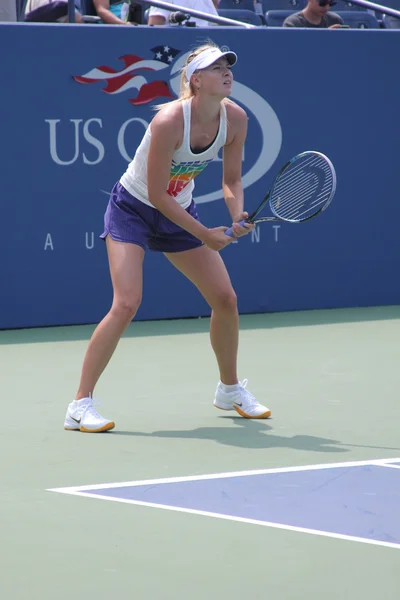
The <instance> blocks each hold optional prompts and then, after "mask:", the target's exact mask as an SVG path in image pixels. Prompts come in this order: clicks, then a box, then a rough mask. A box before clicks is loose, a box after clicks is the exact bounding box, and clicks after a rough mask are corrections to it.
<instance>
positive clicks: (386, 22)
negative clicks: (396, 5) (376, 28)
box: [381, 15, 400, 29]
mask: <svg viewBox="0 0 400 600" xmlns="http://www.w3.org/2000/svg"><path fill="white" fill-rule="evenodd" d="M381 16H382V15H381ZM382 22H383V27H384V28H385V29H400V19H396V17H390V16H389V15H383V19H382Z"/></svg>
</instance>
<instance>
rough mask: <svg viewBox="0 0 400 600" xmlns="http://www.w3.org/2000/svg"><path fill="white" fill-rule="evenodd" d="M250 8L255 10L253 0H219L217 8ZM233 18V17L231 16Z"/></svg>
mask: <svg viewBox="0 0 400 600" xmlns="http://www.w3.org/2000/svg"><path fill="white" fill-rule="evenodd" d="M220 9H222V10H251V11H253V12H254V11H255V8H254V1H253V0H219V2H218V10H220ZM232 18H233V17H232Z"/></svg>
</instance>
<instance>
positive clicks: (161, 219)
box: [100, 182, 203, 252]
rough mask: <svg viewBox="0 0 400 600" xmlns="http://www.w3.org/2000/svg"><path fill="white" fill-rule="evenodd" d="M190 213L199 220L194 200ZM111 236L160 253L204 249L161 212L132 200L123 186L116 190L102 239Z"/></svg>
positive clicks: (135, 199) (116, 185)
mask: <svg viewBox="0 0 400 600" xmlns="http://www.w3.org/2000/svg"><path fill="white" fill-rule="evenodd" d="M186 212H188V213H189V214H190V215H192V217H194V218H195V219H197V220H199V216H198V214H197V208H196V204H195V203H194V201H193V200H192V202H191V204H190V206H189V207H188V208H187V209H186ZM107 235H109V236H110V237H111V238H112V239H113V240H115V241H117V242H127V243H129V244H136V245H137V246H141V247H142V248H143V249H144V250H146V249H149V250H154V251H156V252H183V251H184V250H191V249H192V248H198V247H199V246H202V245H203V243H202V242H201V241H200V240H199V239H198V238H196V237H195V236H194V235H192V234H191V233H189V232H188V231H186V230H185V229H182V227H179V226H178V225H176V224H175V223H173V222H172V221H170V219H167V217H165V216H164V215H163V214H162V213H161V212H160V211H159V210H157V209H156V208H152V207H151V206H147V204H144V203H143V202H141V201H140V200H138V199H137V198H135V197H134V196H132V195H131V194H130V193H129V192H128V191H127V190H126V189H125V188H124V187H123V186H122V185H121V184H120V182H118V183H116V184H115V185H114V187H113V190H112V192H111V197H110V201H109V203H108V206H107V210H106V214H105V216H104V233H103V234H102V235H101V236H100V237H101V238H102V239H105V238H106V237H107Z"/></svg>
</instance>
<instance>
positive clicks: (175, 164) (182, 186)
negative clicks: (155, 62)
mask: <svg viewBox="0 0 400 600" xmlns="http://www.w3.org/2000/svg"><path fill="white" fill-rule="evenodd" d="M191 106H192V99H191V98H190V99H189V100H184V101H183V102H182V110H183V141H182V145H181V146H180V147H179V148H178V150H175V152H174V155H173V158H172V165H171V174H170V180H169V185H168V189H167V191H168V193H169V194H170V195H171V196H172V197H173V198H175V200H176V201H177V202H178V204H180V205H181V206H182V207H183V208H187V207H188V206H189V205H190V203H191V201H192V192H193V189H194V181H193V180H194V178H195V177H196V176H197V175H198V174H199V173H201V172H202V171H203V170H204V169H205V167H206V166H207V165H208V164H209V163H210V162H211V161H212V160H214V158H215V157H216V156H217V154H218V152H219V150H220V149H221V148H222V147H223V146H224V145H225V142H226V132H227V126H226V108H225V104H224V103H223V102H222V103H221V111H220V119H219V128H218V133H217V136H216V138H215V139H214V141H213V142H212V144H211V145H210V146H209V147H208V148H206V149H205V150H204V151H203V152H199V153H193V152H192V150H191V148H190V115H191ZM150 137H151V124H150V125H149V126H148V128H147V130H146V133H145V134H144V136H143V139H142V141H141V143H140V146H139V147H138V149H137V150H136V153H135V156H134V158H133V160H132V161H131V162H130V163H129V165H128V168H127V170H126V171H125V173H124V174H123V175H122V177H121V179H120V182H121V184H122V185H123V186H124V188H125V189H126V190H128V192H129V193H130V194H132V196H135V198H137V199H138V200H140V201H141V202H143V203H144V204H147V205H148V206H152V207H153V208H155V207H154V206H153V205H152V204H151V202H149V199H148V190H147V156H148V153H149V146H150Z"/></svg>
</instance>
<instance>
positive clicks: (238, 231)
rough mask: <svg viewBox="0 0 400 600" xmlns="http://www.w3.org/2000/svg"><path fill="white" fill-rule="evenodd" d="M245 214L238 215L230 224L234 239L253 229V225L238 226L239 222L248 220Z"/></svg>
mask: <svg viewBox="0 0 400 600" xmlns="http://www.w3.org/2000/svg"><path fill="white" fill-rule="evenodd" d="M248 216H249V215H248V213H247V212H242V213H240V214H239V215H238V216H237V217H236V218H235V219H234V222H233V223H232V232H233V234H234V236H235V238H238V237H242V236H243V235H247V234H248V233H250V231H252V230H253V229H254V227H255V225H254V224H253V223H244V225H239V223H240V222H241V221H245V220H246V219H247V218H248Z"/></svg>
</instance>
